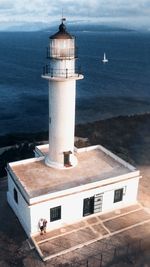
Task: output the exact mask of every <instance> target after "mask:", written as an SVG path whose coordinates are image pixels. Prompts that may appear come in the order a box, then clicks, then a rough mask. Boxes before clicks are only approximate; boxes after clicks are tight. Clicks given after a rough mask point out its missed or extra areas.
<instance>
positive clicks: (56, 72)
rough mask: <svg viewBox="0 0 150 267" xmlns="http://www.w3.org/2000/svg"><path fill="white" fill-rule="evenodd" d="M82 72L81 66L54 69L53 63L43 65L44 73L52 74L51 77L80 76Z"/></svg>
mask: <svg viewBox="0 0 150 267" xmlns="http://www.w3.org/2000/svg"><path fill="white" fill-rule="evenodd" d="M80 74H81V68H76V69H67V68H66V69H65V68H64V69H54V68H52V67H51V65H48V64H47V65H45V66H44V67H43V75H47V76H50V77H51V78H53V77H65V78H68V77H75V76H79V75H80Z"/></svg>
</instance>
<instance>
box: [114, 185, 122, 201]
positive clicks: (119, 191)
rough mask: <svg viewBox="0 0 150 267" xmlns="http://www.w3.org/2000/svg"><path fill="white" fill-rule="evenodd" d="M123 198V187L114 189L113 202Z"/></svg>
mask: <svg viewBox="0 0 150 267" xmlns="http://www.w3.org/2000/svg"><path fill="white" fill-rule="evenodd" d="M122 198H123V188H121V189H117V190H115V194H114V203H115V202H119V201H121V200H122Z"/></svg>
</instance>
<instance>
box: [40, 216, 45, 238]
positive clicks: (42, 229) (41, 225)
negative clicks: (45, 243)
mask: <svg viewBox="0 0 150 267" xmlns="http://www.w3.org/2000/svg"><path fill="white" fill-rule="evenodd" d="M43 222H44V220H43V219H42V218H41V219H40V220H39V228H40V231H41V233H40V234H41V235H43V231H44V225H43Z"/></svg>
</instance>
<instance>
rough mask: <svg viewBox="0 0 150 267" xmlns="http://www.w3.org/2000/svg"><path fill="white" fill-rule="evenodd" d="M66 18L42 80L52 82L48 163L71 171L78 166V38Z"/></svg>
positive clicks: (52, 42)
mask: <svg viewBox="0 0 150 267" xmlns="http://www.w3.org/2000/svg"><path fill="white" fill-rule="evenodd" d="M64 20H65V19H62V23H61V24H60V26H59V31H58V32H57V33H56V34H54V35H52V36H50V43H49V48H48V58H49V59H50V62H49V64H48V65H46V66H45V68H44V72H43V75H42V77H43V78H45V79H47V80H48V81H49V153H48V156H47V157H46V160H45V162H46V164H47V165H48V166H50V167H54V168H59V169H61V168H68V167H73V166H75V165H76V164H77V159H76V157H75V155H74V128H75V99H76V80H80V79H83V75H81V74H79V73H76V71H75V60H76V53H75V51H76V49H75V37H74V36H72V35H70V34H69V33H68V32H67V30H66V26H65V25H64V22H63V21H64Z"/></svg>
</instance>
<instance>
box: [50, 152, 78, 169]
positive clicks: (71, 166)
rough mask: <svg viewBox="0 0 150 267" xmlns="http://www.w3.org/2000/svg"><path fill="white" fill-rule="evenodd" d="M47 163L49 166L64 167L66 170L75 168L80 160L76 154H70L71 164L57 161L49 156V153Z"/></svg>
mask: <svg viewBox="0 0 150 267" xmlns="http://www.w3.org/2000/svg"><path fill="white" fill-rule="evenodd" d="M45 164H46V165H47V166H48V167H51V168H54V169H62V170H66V169H71V168H74V167H75V166H76V165H77V164H78V160H77V158H76V156H75V155H73V154H72V155H70V163H69V164H63V163H60V162H56V161H52V160H51V159H50V158H49V156H48V155H47V156H46V157H45Z"/></svg>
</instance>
